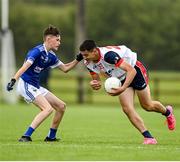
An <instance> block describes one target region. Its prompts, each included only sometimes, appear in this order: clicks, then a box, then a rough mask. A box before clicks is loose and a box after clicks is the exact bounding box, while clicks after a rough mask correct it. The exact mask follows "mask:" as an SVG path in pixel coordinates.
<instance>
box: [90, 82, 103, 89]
mask: <svg viewBox="0 0 180 162" xmlns="http://www.w3.org/2000/svg"><path fill="white" fill-rule="evenodd" d="M90 86H91V87H92V89H93V90H99V89H100V88H101V81H99V80H92V81H90Z"/></svg>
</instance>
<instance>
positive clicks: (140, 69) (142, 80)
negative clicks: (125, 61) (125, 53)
mask: <svg viewBox="0 0 180 162" xmlns="http://www.w3.org/2000/svg"><path fill="white" fill-rule="evenodd" d="M134 68H135V69H136V72H137V73H136V75H135V77H134V79H133V81H132V82H131V84H130V85H129V87H133V89H136V90H143V89H144V88H146V86H147V85H148V80H149V79H148V74H147V70H146V68H145V67H144V65H143V64H142V63H141V62H140V61H137V62H136V65H135V66H134ZM121 82H122V84H123V83H124V82H125V79H124V80H123V81H121Z"/></svg>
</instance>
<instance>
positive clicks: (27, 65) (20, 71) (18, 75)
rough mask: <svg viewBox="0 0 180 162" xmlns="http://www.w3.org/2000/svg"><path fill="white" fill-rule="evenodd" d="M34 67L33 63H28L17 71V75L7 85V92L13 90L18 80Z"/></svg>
mask: <svg viewBox="0 0 180 162" xmlns="http://www.w3.org/2000/svg"><path fill="white" fill-rule="evenodd" d="M31 65H32V63H30V62H28V61H26V62H25V63H24V64H23V66H22V67H21V68H20V69H19V70H18V71H17V73H16V74H15V75H14V77H12V79H11V81H10V82H9V83H8V84H7V90H8V91H11V90H13V86H14V85H15V83H16V80H17V79H19V77H20V76H21V75H22V74H23V73H24V72H25V71H26V70H27V69H28V68H29V67H30V66H31Z"/></svg>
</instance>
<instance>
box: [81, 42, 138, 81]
mask: <svg viewBox="0 0 180 162" xmlns="http://www.w3.org/2000/svg"><path fill="white" fill-rule="evenodd" d="M97 50H98V51H99V56H100V58H99V60H98V62H97V63H94V62H93V61H87V60H84V64H85V65H86V67H87V68H88V70H89V71H90V73H91V74H93V73H97V74H102V75H104V76H106V77H111V76H113V77H117V78H119V79H120V80H123V79H125V76H126V71H124V70H122V69H121V68H120V67H119V66H120V64H121V63H122V62H123V61H125V62H127V63H129V64H130V65H131V66H132V67H134V66H135V65H136V61H137V54H136V53H135V52H132V51H131V50H130V49H129V48H127V47H126V46H124V45H120V46H106V47H98V48H97Z"/></svg>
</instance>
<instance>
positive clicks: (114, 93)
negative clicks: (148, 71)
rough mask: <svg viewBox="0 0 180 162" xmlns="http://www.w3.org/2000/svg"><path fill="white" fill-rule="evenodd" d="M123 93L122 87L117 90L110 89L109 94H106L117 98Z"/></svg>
mask: <svg viewBox="0 0 180 162" xmlns="http://www.w3.org/2000/svg"><path fill="white" fill-rule="evenodd" d="M124 91H125V88H124V87H123V86H122V87H119V88H112V90H111V92H109V93H108V94H109V95H111V96H118V95H120V94H121V93H122V92H124Z"/></svg>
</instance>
